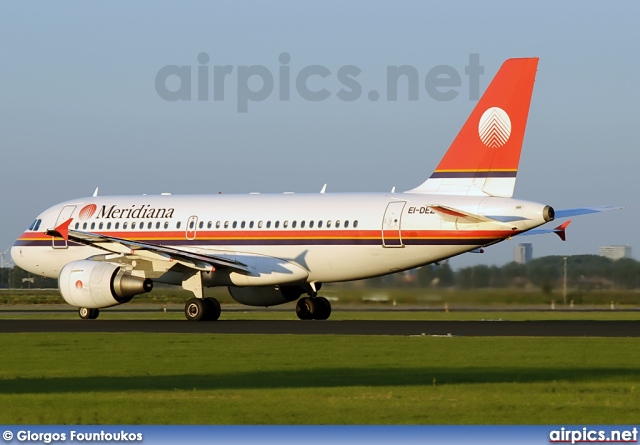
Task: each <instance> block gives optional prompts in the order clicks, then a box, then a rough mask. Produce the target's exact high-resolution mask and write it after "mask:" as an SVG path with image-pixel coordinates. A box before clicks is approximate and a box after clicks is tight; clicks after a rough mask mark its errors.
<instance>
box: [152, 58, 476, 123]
mask: <svg viewBox="0 0 640 445" xmlns="http://www.w3.org/2000/svg"><path fill="white" fill-rule="evenodd" d="M274 62H275V61H274ZM277 62H278V63H279V66H278V67H277V68H275V69H273V68H269V67H266V66H264V65H238V66H234V65H223V64H214V63H212V61H211V57H210V56H209V54H208V53H206V52H201V53H200V54H198V56H197V65H196V66H195V67H194V66H193V65H181V66H179V65H165V66H163V67H162V68H160V69H159V70H158V72H157V73H156V78H155V89H156V92H157V93H158V96H160V98H162V99H164V100H166V101H169V102H174V101H191V100H193V99H192V98H196V100H198V101H210V100H213V101H214V102H222V101H225V100H229V99H235V101H236V103H237V112H238V113H247V112H248V111H249V103H256V102H262V101H265V100H267V99H269V98H271V97H273V96H275V97H276V98H277V100H278V101H281V102H287V101H290V100H291V99H292V98H294V97H296V95H297V97H299V98H300V99H302V100H305V101H309V102H321V101H325V100H328V99H330V98H331V97H335V98H337V99H338V100H340V101H344V102H353V101H357V100H361V99H362V98H363V97H366V100H369V101H371V102H376V101H378V100H386V101H388V102H395V101H398V100H399V98H400V100H405V99H406V100H409V101H417V100H419V99H420V97H421V96H422V97H424V93H426V95H427V96H428V97H430V98H431V99H433V100H436V101H450V100H453V99H455V98H457V97H458V96H459V94H460V89H461V88H462V87H463V85H464V84H466V86H467V87H468V91H469V100H473V101H477V100H478V99H479V97H480V76H481V75H482V74H484V66H482V65H480V55H479V54H469V58H468V62H467V64H466V65H465V67H464V74H461V73H460V72H459V71H458V70H457V69H456V68H454V67H452V66H450V65H436V66H433V67H432V68H430V69H429V70H428V71H427V72H426V74H423V75H421V74H420V72H419V70H418V69H417V68H416V67H414V66H411V65H387V67H386V73H385V74H384V79H385V81H384V82H386V85H384V88H371V89H369V90H368V91H367V92H366V94H365V91H364V88H363V83H365V81H366V79H367V76H366V75H365V73H363V71H362V70H361V69H360V68H359V67H358V66H356V65H342V66H340V67H337V68H336V67H326V66H324V65H306V66H303V67H298V66H297V65H296V64H295V63H294V61H293V59H292V57H291V55H290V54H289V53H286V52H283V53H280V55H279V56H278V59H277ZM274 73H275V74H274ZM377 77H380V76H377ZM336 81H337V82H336ZM423 88H424V92H423V93H421V91H422V89H423ZM234 90H235V91H234ZM381 91H383V93H381ZM234 93H235V94H234ZM234 95H235V97H233V96H234Z"/></svg>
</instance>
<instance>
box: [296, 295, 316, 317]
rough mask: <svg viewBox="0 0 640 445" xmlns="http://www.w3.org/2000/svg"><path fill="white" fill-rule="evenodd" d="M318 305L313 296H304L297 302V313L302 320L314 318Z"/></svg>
mask: <svg viewBox="0 0 640 445" xmlns="http://www.w3.org/2000/svg"><path fill="white" fill-rule="evenodd" d="M315 311H316V305H315V302H314V301H313V299H312V298H310V297H303V298H301V299H299V300H298V304H296V315H297V316H298V318H299V319H300V320H312V319H313V314H314V312H315Z"/></svg>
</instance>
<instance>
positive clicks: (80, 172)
mask: <svg viewBox="0 0 640 445" xmlns="http://www.w3.org/2000/svg"><path fill="white" fill-rule="evenodd" d="M638 17H640V3H638V2H624V1H621V2H615V3H609V4H607V3H602V2H586V1H580V2H577V1H576V2H551V1H542V2H535V3H524V2H507V1H505V2H498V1H494V2H432V3H427V2H415V3H414V2H370V1H366V2H364V1H363V2H355V1H354V2H321V3H318V2H314V3H310V2H294V1H292V2H270V3H267V2H257V1H256V2H240V1H239V2H236V1H229V2H204V1H203V2H196V1H185V2H124V1H122V2H103V3H95V2H91V3H89V2H62V3H55V4H54V3H50V2H28V3H27V2H2V3H1V4H0V60H1V65H0V67H1V69H0V73H1V74H0V76H1V80H2V81H1V82H0V147H1V150H2V155H1V158H0V159H1V163H0V166H1V167H2V170H1V172H2V173H1V175H0V185H1V187H0V206H1V207H2V209H3V212H2V214H3V216H4V217H3V218H2V220H1V222H0V229H1V230H0V251H4V249H5V248H7V247H9V246H10V245H11V244H12V243H13V241H14V239H15V238H16V237H17V236H19V234H20V233H21V231H22V230H23V229H24V228H25V227H27V226H28V225H29V223H30V222H31V221H32V220H33V219H34V217H35V216H36V215H37V214H38V213H39V212H40V211H42V210H44V209H45V208H47V207H49V206H50V205H53V204H55V203H58V202H61V201H65V200H67V199H72V198H75V197H80V196H86V195H90V194H91V193H92V192H93V190H94V189H95V187H98V186H99V187H100V192H101V194H142V193H149V194H152V193H161V192H167V191H169V192H173V193H210V192H211V193H217V192H218V191H221V192H224V193H247V192H251V191H261V192H283V191H296V192H315V191H319V190H320V188H321V187H322V185H323V184H324V183H328V191H329V192H345V191H387V190H390V189H391V188H392V187H394V186H395V187H396V188H397V190H398V191H401V190H407V189H410V188H412V187H414V186H416V185H418V184H420V183H422V182H423V181H424V179H425V178H426V177H428V176H429V174H430V173H431V171H432V170H433V169H434V168H435V166H436V165H437V163H438V161H439V159H440V158H441V156H442V155H443V153H444V152H445V151H446V149H447V147H448V146H449V144H450V143H451V141H452V140H453V138H454V137H455V135H456V134H457V132H458V130H459V129H460V127H461V126H462V124H463V123H464V121H465V120H466V118H467V116H468V114H469V113H470V112H471V110H472V108H473V107H474V105H475V103H476V102H475V101H473V100H470V99H469V84H468V76H465V74H464V69H465V65H467V64H468V63H469V55H470V54H478V55H479V58H480V59H479V60H480V64H481V65H482V66H483V67H484V74H483V75H481V76H480V90H481V92H482V91H484V89H485V88H486V86H487V85H488V82H489V81H490V80H491V78H492V77H493V75H494V74H495V73H496V71H497V70H498V68H499V67H500V64H501V63H502V62H503V61H504V60H505V59H507V58H510V57H526V56H538V57H540V63H539V66H538V74H537V78H536V85H535V89H534V93H533V100H532V104H531V111H530V115H529V123H528V127H527V133H526V136H525V142H524V150H523V154H522V159H521V163H520V171H519V174H518V181H517V184H516V193H515V196H516V197H518V198H522V199H529V200H533V201H537V202H543V203H546V204H550V205H552V206H554V207H556V208H566V207H575V206H583V205H602V204H614V205H624V206H626V207H627V208H626V209H625V210H622V211H616V212H609V213H607V214H600V215H592V216H585V217H578V218H576V219H575V221H574V222H573V223H572V225H571V226H570V228H569V231H568V241H567V242H565V243H562V242H560V241H559V240H558V239H557V238H556V237H554V236H538V237H526V238H521V239H516V240H512V241H508V242H505V243H502V244H501V245H498V246H493V247H491V248H489V249H487V252H486V253H485V254H483V255H477V254H467V255H465V256H463V257H460V258H456V259H454V260H452V264H453V265H454V267H461V266H466V265H469V264H477V263H485V264H503V263H505V262H508V261H510V260H512V258H513V247H515V245H516V244H517V242H519V241H523V242H533V243H534V256H542V255H552V254H553V255H570V254H579V253H597V252H598V247H599V246H601V245H609V244H630V245H631V246H632V247H633V249H634V252H635V253H634V256H636V257H637V255H638V252H640V242H639V241H640V240H639V235H638V230H637V228H636V224H634V222H635V221H637V220H638V219H640V211H639V210H638V206H637V205H636V202H637V197H636V196H637V193H636V188H637V186H636V185H635V182H634V181H633V179H632V178H634V177H635V175H636V169H637V168H638V166H639V165H640V162H639V161H640V155H639V154H638V148H640V144H639V139H640V136H639V134H640V132H639V131H638V127H639V122H638V121H639V120H640V119H639V118H640V113H639V112H638V104H639V103H640V87H639V86H638V85H637V82H638V73H640V57H639V56H640V50H639V49H638V42H640V30H639V29H638V27H637V23H636V22H637V18H638ZM202 52H205V53H207V54H208V55H209V59H210V60H209V62H208V63H207V64H206V66H207V67H208V68H209V72H210V74H211V73H213V70H214V68H213V67H214V66H216V65H220V66H223V65H231V66H232V67H233V68H234V69H233V71H232V74H231V75H230V76H228V78H227V82H226V84H225V99H224V100H221V101H214V100H213V97H212V96H213V81H211V82H210V85H209V92H210V96H211V97H210V98H209V100H203V101H199V100H197V76H196V74H197V71H198V66H199V65H200V64H199V63H198V59H197V57H198V54H200V53H202ZM283 52H286V53H288V54H289V55H290V58H291V60H290V62H289V63H288V64H287V66H288V67H289V70H290V73H291V74H290V76H291V81H290V82H289V84H290V91H291V97H290V100H288V101H281V100H279V98H278V86H279V84H278V82H279V78H278V75H279V72H280V71H279V70H280V67H281V63H280V62H279V56H280V54H281V53H283ZM167 65H178V66H190V67H191V70H192V90H193V94H192V100H190V101H166V100H164V99H162V98H161V97H160V95H159V94H158V92H157V91H156V88H155V79H156V75H157V73H158V72H159V70H160V69H161V68H162V67H164V66H167ZM252 65H262V66H264V67H265V68H266V69H267V70H268V71H269V72H270V73H272V74H273V76H274V79H275V87H274V90H273V92H272V93H271V94H270V95H269V96H268V97H267V98H266V99H265V100H263V101H259V102H250V103H249V104H248V112H246V113H239V112H238V100H237V97H238V89H239V88H240V85H239V80H238V73H239V71H240V70H239V67H241V66H252ZM310 65H321V66H323V67H325V68H327V69H328V70H329V72H330V73H331V74H330V75H329V76H328V77H326V78H324V79H322V78H320V77H315V78H312V79H310V81H309V86H310V88H311V89H321V88H326V89H327V90H328V91H329V92H330V93H331V95H330V97H329V98H328V99H326V100H322V101H308V100H304V99H303V98H301V97H300V95H299V94H298V93H297V91H296V87H295V78H296V76H297V74H298V73H300V71H301V70H302V69H303V68H305V67H306V66H310ZM346 65H354V66H356V67H358V68H359V69H360V70H361V73H360V74H359V75H358V77H357V81H358V83H359V85H361V87H362V91H363V93H362V95H361V97H360V98H359V99H357V100H354V101H344V100H340V99H339V98H338V97H337V95H336V94H337V92H338V91H339V90H340V88H341V87H342V85H341V83H340V82H339V81H338V80H337V72H338V70H339V69H340V68H341V67H343V66H346ZM394 65H410V66H412V67H414V68H415V69H416V71H417V72H418V73H419V76H420V89H419V99H418V100H417V101H409V100H407V99H406V89H405V90H403V89H402V88H403V85H402V84H401V85H400V87H399V90H400V94H399V97H400V98H399V100H398V101H396V102H391V101H388V100H386V94H385V91H386V90H385V88H386V80H385V74H386V69H387V66H394ZM438 65H449V66H451V67H453V68H454V69H455V70H456V71H457V72H458V73H460V75H461V80H462V82H461V86H460V87H458V88H456V90H457V91H458V92H459V94H458V96H457V97H456V98H455V99H453V100H449V101H438V100H434V99H433V98H431V97H430V96H429V95H428V94H427V92H426V90H425V88H424V85H423V83H424V79H425V77H426V75H427V73H428V72H429V70H430V69H432V68H433V67H436V66H438ZM172 79H173V83H171V82H169V83H168V84H167V85H169V86H170V87H172V88H174V87H176V85H178V84H177V81H176V78H175V77H174V78H172ZM250 87H251V88H254V89H256V90H257V89H259V88H260V87H261V83H260V82H259V81H257V80H256V79H255V78H254V79H252V83H250ZM405 88H406V86H405ZM374 89H375V90H376V91H379V92H380V94H381V98H380V100H378V101H371V100H369V98H368V92H369V91H370V90H374ZM403 93H404V95H403Z"/></svg>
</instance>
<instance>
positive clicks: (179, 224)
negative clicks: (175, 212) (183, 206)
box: [176, 221, 182, 229]
mask: <svg viewBox="0 0 640 445" xmlns="http://www.w3.org/2000/svg"><path fill="white" fill-rule="evenodd" d="M181 225H182V222H180V221H178V224H176V229H179V228H180V226H181Z"/></svg>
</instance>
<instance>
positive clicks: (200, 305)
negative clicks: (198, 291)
mask: <svg viewBox="0 0 640 445" xmlns="http://www.w3.org/2000/svg"><path fill="white" fill-rule="evenodd" d="M184 315H185V316H186V317H187V320H189V321H215V320H217V319H218V318H220V302H219V301H218V300H216V299H215V298H212V297H207V298H191V299H190V300H189V301H187V304H185V305H184Z"/></svg>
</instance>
